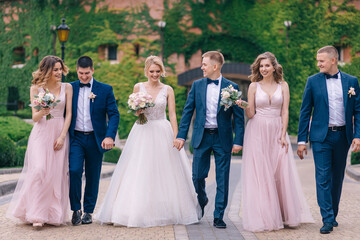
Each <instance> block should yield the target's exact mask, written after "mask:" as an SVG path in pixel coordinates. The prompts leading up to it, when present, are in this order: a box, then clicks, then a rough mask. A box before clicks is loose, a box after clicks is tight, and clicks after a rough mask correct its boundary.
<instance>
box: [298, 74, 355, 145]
mask: <svg viewBox="0 0 360 240" xmlns="http://www.w3.org/2000/svg"><path fill="white" fill-rule="evenodd" d="M340 74H341V84H342V90H343V100H344V108H345V126H346V137H347V140H348V142H349V144H351V142H352V139H353V138H354V137H355V138H360V96H359V95H360V90H359V83H358V80H357V78H356V77H353V76H351V75H349V74H346V73H343V72H340ZM350 87H353V88H354V89H355V93H356V95H355V96H351V97H350V96H349V94H348V91H349V89H350ZM311 112H312V120H311V127H310V141H314V142H323V141H324V140H325V138H326V135H327V131H328V126H329V99H328V92H327V88H326V79H325V74H323V73H317V74H315V75H313V76H311V77H309V78H308V80H307V83H306V86H305V90H304V95H303V102H302V105H301V110H300V120H299V131H298V142H301V141H304V142H307V141H308V135H309V131H308V129H309V121H310V116H311ZM353 117H354V121H353ZM354 128H355V129H354Z"/></svg>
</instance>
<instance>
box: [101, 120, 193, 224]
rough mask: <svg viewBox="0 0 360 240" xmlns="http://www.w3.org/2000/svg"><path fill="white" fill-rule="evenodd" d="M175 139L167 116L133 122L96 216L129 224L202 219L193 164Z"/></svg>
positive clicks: (116, 222) (181, 221)
mask: <svg viewBox="0 0 360 240" xmlns="http://www.w3.org/2000/svg"><path fill="white" fill-rule="evenodd" d="M173 139H174V136H173V131H172V128H171V125H170V123H169V121H167V120H166V119H164V120H149V121H148V122H147V123H146V124H144V125H139V124H137V123H135V124H134V126H133V128H132V130H131V132H130V134H129V136H128V139H127V141H126V144H125V146H124V149H123V152H122V154H121V157H120V159H119V161H118V163H117V166H116V169H115V171H114V174H113V176H112V179H111V183H110V186H109V189H108V191H107V193H106V195H105V198H104V201H103V202H102V204H101V207H100V210H99V211H98V212H97V214H96V215H95V219H97V220H98V221H100V222H102V223H113V224H114V225H122V226H128V227H152V226H163V225H169V224H192V223H196V222H198V215H199V211H200V208H199V205H198V201H197V197H196V193H195V189H194V186H193V183H192V180H191V168H190V162H189V159H188V157H187V156H186V153H185V151H184V149H182V150H181V151H178V150H177V149H176V148H174V147H173Z"/></svg>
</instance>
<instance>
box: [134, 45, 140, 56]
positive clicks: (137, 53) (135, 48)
mask: <svg viewBox="0 0 360 240" xmlns="http://www.w3.org/2000/svg"><path fill="white" fill-rule="evenodd" d="M134 51H135V55H136V56H137V57H138V56H139V54H140V44H139V43H134Z"/></svg>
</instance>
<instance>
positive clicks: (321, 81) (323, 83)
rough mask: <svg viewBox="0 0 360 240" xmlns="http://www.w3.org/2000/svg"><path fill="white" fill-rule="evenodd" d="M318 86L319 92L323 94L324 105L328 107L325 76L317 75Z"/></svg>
mask: <svg viewBox="0 0 360 240" xmlns="http://www.w3.org/2000/svg"><path fill="white" fill-rule="evenodd" d="M319 84H320V91H321V92H323V93H324V95H323V96H324V98H325V102H326V105H327V106H328V107H329V97H328V92H327V87H326V78H325V74H320V75H319Z"/></svg>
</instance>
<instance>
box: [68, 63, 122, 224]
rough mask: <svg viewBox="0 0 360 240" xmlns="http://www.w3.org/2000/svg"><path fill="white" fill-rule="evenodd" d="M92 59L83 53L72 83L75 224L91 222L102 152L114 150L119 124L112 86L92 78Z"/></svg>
mask: <svg viewBox="0 0 360 240" xmlns="http://www.w3.org/2000/svg"><path fill="white" fill-rule="evenodd" d="M93 73H94V68H93V61H92V59H91V58H90V57H87V56H83V57H80V58H79V59H78V61H77V74H78V77H79V81H75V82H72V83H71V85H72V87H73V92H74V94H73V100H72V106H73V107H72V119H71V125H70V128H69V132H70V154H69V172H70V204H71V210H72V211H74V212H73V216H72V219H71V222H72V224H73V225H79V224H80V223H83V224H89V223H92V217H91V213H93V211H94V208H95V204H96V200H97V195H98V189H99V179H100V172H101V164H102V158H103V153H104V152H106V151H108V150H110V149H112V148H113V146H114V140H115V136H116V131H117V128H118V125H119V111H118V108H117V106H116V101H115V97H114V93H113V90H112V87H111V86H109V85H106V84H103V83H100V82H98V81H96V80H95V79H94V78H93ZM84 162H85V178H86V184H85V193H84V204H83V209H84V214H83V215H82V211H81V195H82V194H81V185H82V175H83V170H84Z"/></svg>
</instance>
